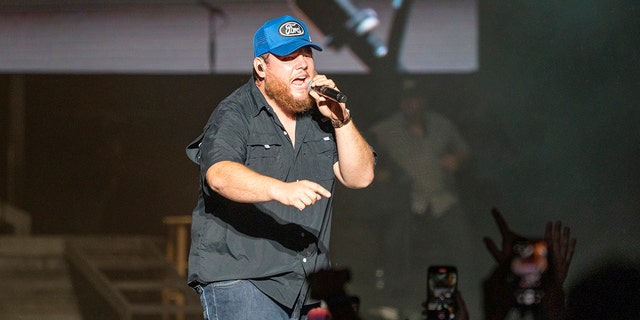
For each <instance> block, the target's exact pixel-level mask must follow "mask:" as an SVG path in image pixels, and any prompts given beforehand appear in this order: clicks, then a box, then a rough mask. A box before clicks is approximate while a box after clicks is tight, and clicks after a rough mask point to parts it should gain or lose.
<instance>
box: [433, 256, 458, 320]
mask: <svg viewBox="0 0 640 320" xmlns="http://www.w3.org/2000/svg"><path fill="white" fill-rule="evenodd" d="M427 282H428V284H427V319H428V320H433V319H437V320H444V319H455V312H456V289H457V286H458V271H457V269H456V267H453V266H430V267H429V269H428V271H427Z"/></svg>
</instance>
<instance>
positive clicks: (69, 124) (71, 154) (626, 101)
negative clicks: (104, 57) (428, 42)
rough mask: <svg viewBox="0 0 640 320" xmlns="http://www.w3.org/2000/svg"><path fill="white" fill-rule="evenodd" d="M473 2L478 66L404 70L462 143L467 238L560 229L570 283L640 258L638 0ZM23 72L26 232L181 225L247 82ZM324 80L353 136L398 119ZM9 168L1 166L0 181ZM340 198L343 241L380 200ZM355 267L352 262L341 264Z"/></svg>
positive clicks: (353, 195) (1, 100) (376, 101)
mask: <svg viewBox="0 0 640 320" xmlns="http://www.w3.org/2000/svg"><path fill="white" fill-rule="evenodd" d="M478 4H479V14H480V18H479V21H480V25H479V30H480V39H479V47H480V52H479V56H480V59H479V61H480V67H479V70H478V71H477V72H474V73H470V74H412V75H407V77H410V78H413V79H415V80H416V81H417V83H419V85H420V86H421V87H422V88H423V89H424V91H425V93H427V94H429V96H430V97H431V100H432V105H433V107H434V108H435V109H436V110H438V111H440V112H442V113H443V114H445V115H447V116H448V117H449V118H450V119H452V120H453V121H454V122H455V123H456V124H457V125H458V127H459V128H460V130H461V131H462V133H463V135H464V136H465V137H466V138H467V139H468V142H469V143H470V145H471V148H472V150H473V158H472V161H471V163H470V164H469V165H468V167H467V168H466V169H465V170H464V172H462V173H461V176H460V189H461V191H462V192H463V197H464V198H465V200H466V203H467V205H468V206H469V210H468V211H469V213H470V214H471V217H472V219H473V221H474V222H475V225H476V231H477V233H478V237H480V236H481V235H485V234H487V235H491V236H493V237H494V238H496V237H497V236H498V233H497V230H496V228H495V227H494V226H493V222H492V221H491V220H490V208H491V207H493V206H495V207H498V208H500V209H501V210H502V212H503V213H504V215H505V217H506V218H507V220H508V221H509V222H510V224H511V225H512V226H513V228H514V229H516V230H519V231H521V233H523V234H531V235H539V236H541V235H542V233H543V230H544V222H545V221H546V220H550V219H561V220H563V221H564V222H565V223H566V224H567V225H569V226H571V227H572V232H573V234H574V235H575V236H576V237H577V238H578V250H577V252H576V257H575V262H574V267H573V269H572V270H574V271H573V273H572V275H570V279H571V278H573V277H574V276H575V275H576V274H580V273H581V272H584V271H585V270H587V269H589V268H590V266H591V265H592V264H593V263H595V262H596V261H601V260H602V259H610V258H611V257H618V256H622V257H625V258H626V259H630V260H633V261H636V262H638V260H640V256H639V253H640V232H639V230H640V228H639V227H640V216H639V214H640V212H639V208H640V206H639V203H638V202H639V198H640V197H639V195H640V193H639V191H640V170H638V160H639V159H640V128H639V127H638V122H639V121H640V113H639V108H638V107H639V102H640V94H639V92H640V55H639V54H638V52H640V38H639V37H638V36H637V32H638V30H640V19H638V17H639V16H640V3H639V2H637V1H633V0H628V1H623V0H617V1H616V0H612V1H604V0H600V1H596V0H581V1H577V0H573V1H571V0H570V1H525V0H520V1H495V0H486V1H479V2H478ZM12 76H14V75H11V74H0V133H1V135H0V137H1V138H0V143H1V145H0V150H7V135H8V133H7V115H8V110H7V106H8V103H7V101H8V97H9V90H10V88H9V83H10V78H11V77H12ZM22 76H24V81H25V82H24V84H25V99H26V101H25V102H26V145H25V149H26V159H25V162H24V164H23V167H24V180H23V181H20V183H19V186H20V189H19V190H18V193H17V195H16V200H15V203H13V204H14V205H16V206H17V207H20V208H23V209H24V210H26V211H27V212H29V213H30V214H31V215H32V219H33V233H34V234H108V233H125V234H163V233H164V232H165V230H164V229H163V225H162V222H161V219H162V217H164V216H168V215H184V214H190V212H191V210H192V208H193V206H194V205H195V201H196V193H197V187H198V185H197V182H198V181H197V167H196V166H195V165H194V164H193V163H191V162H190V161H189V160H188V159H187V158H186V156H185V153H184V148H185V146H186V145H187V144H188V143H189V142H190V141H191V140H192V139H193V138H195V137H196V136H197V135H198V134H199V133H200V131H201V129H202V126H203V125H204V123H205V121H206V119H207V118H208V116H209V114H210V113H211V111H212V109H213V107H214V106H215V105H216V104H217V102H218V101H220V100H221V99H222V98H223V97H225V96H226V95H228V94H229V93H230V92H231V91H232V90H233V89H235V88H236V87H237V86H239V85H240V84H242V83H244V82H245V81H246V80H247V79H248V77H249V75H170V74H163V75H114V74H26V75H22ZM333 78H334V79H335V80H336V82H337V83H339V84H340V87H341V89H342V90H343V91H344V92H346V93H348V95H349V100H350V103H349V108H350V109H351V111H352V114H353V116H354V119H355V121H356V123H357V124H358V126H359V127H360V128H361V129H363V131H365V132H366V129H367V128H368V126H369V125H371V124H372V122H373V121H375V120H377V119H379V118H381V117H383V116H385V115H386V114H387V113H389V112H391V111H393V110H394V108H395V106H394V105H392V104H389V105H381V103H380V101H383V102H386V101H387V100H388V99H387V98H388V97H387V96H386V94H385V92H384V90H380V80H381V79H379V78H377V77H372V76H368V75H365V74H359V75H345V74H342V75H335V76H333ZM371 88H374V89H373V90H372V89H371ZM3 153H4V152H3ZM380 161H384V159H380ZM6 168H7V165H6V157H4V156H3V157H0V170H2V172H1V174H0V177H7V174H8V172H7V169H6ZM3 179H4V178H3ZM3 186H4V187H2V188H1V189H0V196H2V197H3V198H6V196H7V192H8V190H7V187H6V184H5V183H3ZM394 192H404V191H403V190H389V191H388V193H386V194H385V195H386V196H388V197H389V198H387V199H392V198H393V197H394V196H395V195H394ZM341 195H344V196H345V197H344V198H342V199H341V198H339V197H340V196H341ZM347 196H348V197H347ZM336 197H338V198H337V199H341V200H339V201H338V202H337V207H336V220H335V224H334V230H335V232H336V233H337V234H338V235H337V236H336V238H338V239H339V238H341V237H342V238H345V237H346V236H345V235H344V234H342V235H341V234H340V233H341V232H343V230H346V229H345V228H341V225H342V224H341V223H342V222H348V221H349V220H350V219H352V218H353V219H375V218H376V217H372V216H368V215H367V214H368V212H366V211H365V210H366V207H367V205H371V204H372V203H374V204H375V203H378V204H379V205H380V206H384V203H385V202H386V201H387V199H385V198H384V197H381V195H380V194H379V193H375V196H374V194H373V191H371V190H358V191H350V190H343V189H340V190H338V194H337V195H336ZM346 199H348V201H347V200H346ZM390 210H392V208H390ZM340 217H342V218H340ZM341 219H342V220H341ZM355 221H357V220H355ZM478 242H480V238H478ZM334 246H335V245H334ZM461 250H465V249H464V248H461ZM474 250H475V249H474ZM338 252H340V251H339V250H338ZM487 258H488V257H487ZM351 259H356V260H357V259H358V257H338V262H344V263H345V264H349V262H350V261H351ZM488 261H490V260H488Z"/></svg>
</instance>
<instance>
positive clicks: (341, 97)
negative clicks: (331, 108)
mask: <svg viewBox="0 0 640 320" xmlns="http://www.w3.org/2000/svg"><path fill="white" fill-rule="evenodd" d="M311 84H312V82H309V90H311V89H313V91H315V92H317V93H319V94H321V95H323V96H325V97H327V98H329V99H331V100H333V101H336V102H340V103H345V102H347V96H346V95H345V94H344V93H342V92H340V91H338V90H336V89H333V88H329V87H314V86H312V85H311Z"/></svg>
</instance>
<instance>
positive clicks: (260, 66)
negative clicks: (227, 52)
mask: <svg viewBox="0 0 640 320" xmlns="http://www.w3.org/2000/svg"><path fill="white" fill-rule="evenodd" d="M253 68H254V69H255V70H256V73H257V74H258V75H259V76H260V77H262V78H264V70H265V68H266V66H265V62H264V60H263V59H262V58H260V57H257V58H255V59H253Z"/></svg>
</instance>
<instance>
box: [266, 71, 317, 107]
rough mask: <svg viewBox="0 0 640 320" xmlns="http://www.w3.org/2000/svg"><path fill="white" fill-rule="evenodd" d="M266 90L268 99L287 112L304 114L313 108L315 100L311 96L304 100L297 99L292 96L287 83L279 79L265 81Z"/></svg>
mask: <svg viewBox="0 0 640 320" xmlns="http://www.w3.org/2000/svg"><path fill="white" fill-rule="evenodd" d="M264 90H265V93H266V95H267V97H269V98H271V99H273V100H275V102H276V103H277V104H278V106H280V107H281V108H284V109H285V111H291V112H294V113H302V112H305V111H308V110H310V109H311V107H312V106H313V99H311V97H310V96H309V95H307V96H306V97H305V98H303V99H296V98H295V97H294V96H293V95H292V94H291V91H290V90H291V89H290V88H289V86H288V85H287V83H285V82H284V81H282V80H280V79H278V78H273V79H270V80H265V87H264Z"/></svg>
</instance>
